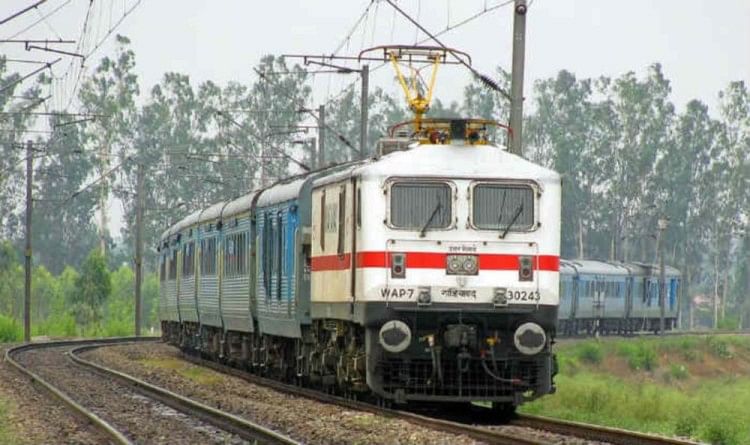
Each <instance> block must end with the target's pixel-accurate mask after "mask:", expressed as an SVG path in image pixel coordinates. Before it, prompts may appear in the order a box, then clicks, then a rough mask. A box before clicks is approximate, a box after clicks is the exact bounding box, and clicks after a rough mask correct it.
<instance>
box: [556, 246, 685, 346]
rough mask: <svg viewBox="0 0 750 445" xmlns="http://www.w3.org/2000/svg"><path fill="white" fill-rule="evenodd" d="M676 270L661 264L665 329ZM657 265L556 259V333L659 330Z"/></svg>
mask: <svg viewBox="0 0 750 445" xmlns="http://www.w3.org/2000/svg"><path fill="white" fill-rule="evenodd" d="M680 290H681V275H680V272H679V271H678V270H677V269H675V268H673V267H670V266H665V267H664V292H663V293H664V298H663V304H664V329H666V330H671V329H674V328H675V326H676V324H677V313H678V311H679V307H678V302H679V292H680ZM660 293H661V269H660V268H659V266H658V265H653V264H647V263H639V262H633V263H622V262H614V261H593V260H561V261H560V308H559V314H558V326H557V332H558V334H559V335H562V336H575V335H581V334H583V335H610V334H617V335H628V334H633V333H636V332H647V331H653V332H658V331H659V330H660V329H661V326H660V323H661V313H662V311H661V306H662V299H661V298H660Z"/></svg>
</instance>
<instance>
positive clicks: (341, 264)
mask: <svg viewBox="0 0 750 445" xmlns="http://www.w3.org/2000/svg"><path fill="white" fill-rule="evenodd" d="M351 261H352V255H351V254H350V253H345V254H342V255H322V256H315V257H312V258H311V259H310V268H311V269H312V271H313V272H320V271H324V270H345V269H349V268H350V267H351Z"/></svg>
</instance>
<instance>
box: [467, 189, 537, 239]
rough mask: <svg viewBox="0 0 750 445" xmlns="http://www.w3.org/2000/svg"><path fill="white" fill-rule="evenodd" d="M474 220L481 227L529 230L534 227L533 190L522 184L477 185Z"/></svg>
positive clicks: (474, 192)
mask: <svg viewBox="0 0 750 445" xmlns="http://www.w3.org/2000/svg"><path fill="white" fill-rule="evenodd" d="M472 203H473V205H474V208H473V211H472V223H473V225H474V227H476V228H477V229H482V230H499V231H503V232H505V231H510V230H512V231H528V230H531V229H532V228H533V227H534V190H533V189H532V188H531V187H530V186H528V185H521V184H487V183H480V184H477V185H475V186H474V189H473V192H472Z"/></svg>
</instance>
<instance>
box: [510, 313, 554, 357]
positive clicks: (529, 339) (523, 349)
mask: <svg viewBox="0 0 750 445" xmlns="http://www.w3.org/2000/svg"><path fill="white" fill-rule="evenodd" d="M513 343H514V344H515V345H516V349H518V351H519V352H520V353H521V354H524V355H534V354H538V353H540V352H541V351H542V349H544V345H545V344H547V335H546V334H545V333H544V328H542V327H541V326H539V325H538V324H536V323H534V322H532V321H528V322H526V323H524V324H522V325H521V326H519V327H518V329H516V332H515V334H513Z"/></svg>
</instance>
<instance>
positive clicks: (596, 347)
mask: <svg viewBox="0 0 750 445" xmlns="http://www.w3.org/2000/svg"><path fill="white" fill-rule="evenodd" d="M577 356H578V358H579V359H580V360H582V361H584V362H588V363H592V364H595V365H598V364H599V363H601V362H602V359H603V358H604V351H602V346H601V345H600V344H599V343H598V342H597V343H594V342H586V343H584V344H582V345H581V346H580V347H579V348H578V353H577Z"/></svg>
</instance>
